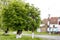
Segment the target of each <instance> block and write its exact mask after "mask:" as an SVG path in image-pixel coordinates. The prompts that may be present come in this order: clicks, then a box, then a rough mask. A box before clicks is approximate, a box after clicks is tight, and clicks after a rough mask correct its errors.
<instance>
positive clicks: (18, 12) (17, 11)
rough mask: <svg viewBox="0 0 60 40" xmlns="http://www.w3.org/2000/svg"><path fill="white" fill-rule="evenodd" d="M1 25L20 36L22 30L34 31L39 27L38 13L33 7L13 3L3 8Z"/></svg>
mask: <svg viewBox="0 0 60 40" xmlns="http://www.w3.org/2000/svg"><path fill="white" fill-rule="evenodd" d="M2 11H3V13H2V15H3V25H4V27H5V28H9V29H11V28H13V29H14V30H18V32H17V34H19V35H20V33H21V32H22V30H23V29H26V28H29V30H32V31H34V30H35V29H36V28H37V27H39V25H40V12H39V10H38V9H37V8H35V7H34V6H33V5H29V4H28V3H25V2H22V1H20V2H18V1H14V2H12V3H10V4H9V5H7V6H6V7H5V8H3V10H2Z"/></svg>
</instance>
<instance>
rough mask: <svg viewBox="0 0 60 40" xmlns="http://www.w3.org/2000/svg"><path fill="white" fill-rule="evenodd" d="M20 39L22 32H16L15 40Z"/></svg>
mask: <svg viewBox="0 0 60 40" xmlns="http://www.w3.org/2000/svg"><path fill="white" fill-rule="evenodd" d="M21 37H22V30H18V31H17V35H16V38H21Z"/></svg>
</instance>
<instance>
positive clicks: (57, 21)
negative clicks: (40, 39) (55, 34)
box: [40, 17, 60, 32]
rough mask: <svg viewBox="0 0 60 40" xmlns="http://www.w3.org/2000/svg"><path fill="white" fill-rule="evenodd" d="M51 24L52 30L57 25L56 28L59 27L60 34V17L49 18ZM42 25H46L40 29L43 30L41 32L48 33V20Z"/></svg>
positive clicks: (44, 20) (43, 21)
mask: <svg viewBox="0 0 60 40" xmlns="http://www.w3.org/2000/svg"><path fill="white" fill-rule="evenodd" d="M49 22H50V27H51V28H53V25H55V27H57V28H58V31H59V32H60V17H51V18H49ZM42 23H43V24H45V25H44V26H42V27H40V29H41V30H42V31H41V32H47V28H48V26H47V25H48V19H43V20H42Z"/></svg>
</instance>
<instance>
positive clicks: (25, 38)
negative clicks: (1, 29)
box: [0, 35, 42, 40]
mask: <svg viewBox="0 0 60 40" xmlns="http://www.w3.org/2000/svg"><path fill="white" fill-rule="evenodd" d="M0 40H42V39H41V38H34V39H32V38H31V37H28V36H22V38H18V39H16V37H15V35H8V36H5V35H0Z"/></svg>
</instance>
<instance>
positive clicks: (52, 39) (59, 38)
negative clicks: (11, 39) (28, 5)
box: [23, 34, 60, 40]
mask: <svg viewBox="0 0 60 40" xmlns="http://www.w3.org/2000/svg"><path fill="white" fill-rule="evenodd" d="M23 35H25V36H32V35H31V34H23ZM35 37H37V38H46V39H49V40H60V36H50V35H35Z"/></svg>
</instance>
